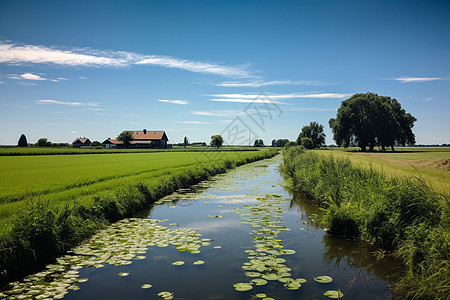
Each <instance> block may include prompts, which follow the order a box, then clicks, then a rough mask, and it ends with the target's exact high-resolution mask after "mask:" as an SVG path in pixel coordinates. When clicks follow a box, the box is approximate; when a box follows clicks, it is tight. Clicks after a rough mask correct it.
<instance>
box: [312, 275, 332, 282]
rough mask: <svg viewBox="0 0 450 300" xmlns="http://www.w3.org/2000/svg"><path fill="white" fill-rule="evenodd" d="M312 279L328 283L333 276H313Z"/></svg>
mask: <svg viewBox="0 0 450 300" xmlns="http://www.w3.org/2000/svg"><path fill="white" fill-rule="evenodd" d="M314 280H315V281H317V282H319V283H330V282H332V281H333V278H331V277H330V276H317V277H314Z"/></svg>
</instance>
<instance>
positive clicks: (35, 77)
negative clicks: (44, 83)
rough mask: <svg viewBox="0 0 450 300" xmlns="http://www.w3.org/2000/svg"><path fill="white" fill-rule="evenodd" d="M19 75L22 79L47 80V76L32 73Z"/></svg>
mask: <svg viewBox="0 0 450 300" xmlns="http://www.w3.org/2000/svg"><path fill="white" fill-rule="evenodd" d="M20 77H22V78H23V79H27V80H47V78H43V77H41V76H39V75H36V74H32V73H24V74H22V75H20Z"/></svg>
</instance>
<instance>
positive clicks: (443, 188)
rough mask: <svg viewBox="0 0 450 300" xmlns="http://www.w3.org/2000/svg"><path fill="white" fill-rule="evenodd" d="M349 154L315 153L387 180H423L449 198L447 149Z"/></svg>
mask: <svg viewBox="0 0 450 300" xmlns="http://www.w3.org/2000/svg"><path fill="white" fill-rule="evenodd" d="M351 150H352V149H347V150H343V149H327V150H317V152H318V153H320V154H333V155H335V156H338V157H347V158H349V159H351V161H352V162H354V163H355V164H357V165H359V166H363V167H366V168H369V167H373V168H375V169H378V170H381V171H382V172H384V173H385V174H387V175H390V176H407V177H418V178H421V179H424V180H425V181H426V182H427V183H429V184H430V185H431V186H432V187H433V188H434V189H435V190H436V191H437V192H439V193H442V194H447V195H448V194H449V191H450V147H435V148H434V147H430V148H428V147H426V148H425V147H399V148H396V151H395V152H390V151H387V152H372V153H363V152H356V151H351ZM354 150H356V148H355V149H354Z"/></svg>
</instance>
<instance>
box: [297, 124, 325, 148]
mask: <svg viewBox="0 0 450 300" xmlns="http://www.w3.org/2000/svg"><path fill="white" fill-rule="evenodd" d="M304 137H307V138H310V139H311V141H312V143H313V148H320V147H323V146H325V133H324V132H323V125H322V124H319V123H317V122H311V123H309V125H307V126H303V128H302V131H301V132H300V134H299V135H298V138H297V144H299V145H303V144H302V138H304ZM305 148H306V147H305ZM307 149H308V148H307Z"/></svg>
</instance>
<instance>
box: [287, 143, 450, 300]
mask: <svg viewBox="0 0 450 300" xmlns="http://www.w3.org/2000/svg"><path fill="white" fill-rule="evenodd" d="M324 154H325V152H323V154H322V152H313V151H307V152H304V151H303V150H301V149H300V148H298V147H291V148H289V149H286V150H284V151H283V161H284V163H283V166H282V169H283V171H284V173H285V174H286V176H287V177H288V180H289V182H290V185H291V186H292V187H293V188H294V189H298V190H301V191H303V192H304V193H306V194H307V195H308V196H309V197H311V198H312V199H314V200H316V201H318V202H319V203H320V205H321V206H323V207H324V208H325V209H326V216H325V218H324V220H323V222H324V225H325V226H326V227H327V228H329V231H330V233H332V234H337V235H352V236H360V237H362V238H363V239H365V240H368V241H370V242H373V243H374V244H375V245H376V246H377V247H378V248H380V249H381V251H380V253H388V252H392V253H396V254H399V255H401V257H402V259H403V262H404V265H405V269H406V271H405V274H404V276H403V278H402V279H401V281H400V282H399V283H398V284H397V285H396V292H397V293H398V294H399V295H402V297H403V298H411V299H448V297H449V295H450V286H449V278H450V271H449V267H450V265H449V253H450V252H449V243H450V202H449V199H448V196H445V195H442V194H440V193H437V192H435V191H434V190H433V189H432V188H431V186H430V185H429V184H428V183H427V182H425V181H423V180H420V179H417V178H408V177H404V176H402V177H395V176H387V175H385V174H384V173H382V172H380V171H378V170H376V169H375V168H371V167H369V168H364V167H356V166H354V164H353V163H352V162H351V161H350V159H349V158H345V157H336V156H332V155H324ZM385 251H386V252H385Z"/></svg>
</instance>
